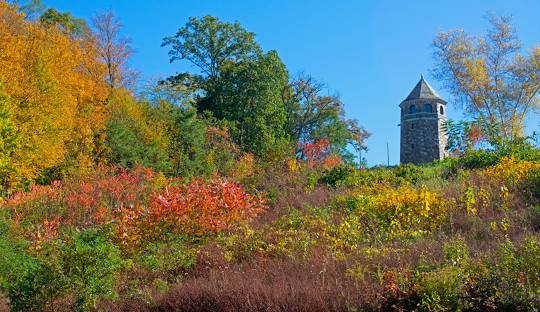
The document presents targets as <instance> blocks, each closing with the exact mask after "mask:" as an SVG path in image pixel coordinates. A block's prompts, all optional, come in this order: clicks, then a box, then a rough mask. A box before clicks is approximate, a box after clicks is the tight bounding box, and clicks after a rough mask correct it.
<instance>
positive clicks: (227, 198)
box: [148, 178, 264, 234]
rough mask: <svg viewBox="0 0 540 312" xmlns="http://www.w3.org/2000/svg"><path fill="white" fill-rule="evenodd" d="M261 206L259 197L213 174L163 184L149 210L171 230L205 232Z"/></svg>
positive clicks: (251, 213)
mask: <svg viewBox="0 0 540 312" xmlns="http://www.w3.org/2000/svg"><path fill="white" fill-rule="evenodd" d="M263 209H264V200H263V199H262V198H260V197H258V196H254V195H249V194H247V193H245V192H244V190H243V188H242V187H241V186H240V185H239V184H237V183H233V182H227V181H225V180H222V179H220V178H213V179H211V180H210V181H203V180H202V179H195V180H194V181H193V182H191V183H189V184H186V185H183V186H179V187H177V186H170V187H167V188H165V190H164V192H161V193H160V194H156V195H155V196H154V197H153V199H152V202H151V203H150V210H149V212H148V213H149V215H150V217H151V218H152V219H154V221H155V222H161V223H163V224H166V225H167V226H170V227H172V231H180V232H187V233H194V234H206V233H209V232H218V231H220V230H223V229H226V228H228V227H229V226H230V225H232V224H234V223H235V222H238V221H241V220H247V219H250V218H252V217H254V216H256V215H257V214H258V213H260V212H261V211H262V210H263Z"/></svg>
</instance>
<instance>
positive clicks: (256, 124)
mask: <svg viewBox="0 0 540 312" xmlns="http://www.w3.org/2000/svg"><path fill="white" fill-rule="evenodd" d="M162 46H170V48H171V50H170V51H169V55H170V61H171V62H175V61H177V60H187V61H189V62H190V63H192V64H193V65H195V66H196V67H198V69H199V71H200V73H198V74H188V73H181V74H178V75H176V76H173V77H169V78H168V79H167V80H166V81H167V82H168V83H170V84H172V85H175V84H181V85H183V86H185V88H195V89H198V90H199V91H195V92H194V93H195V94H196V98H195V107H196V108H197V110H198V111H199V113H203V112H205V111H208V112H210V113H211V114H212V116H213V117H215V118H217V119H218V120H226V121H228V122H229V126H230V130H231V134H232V137H233V139H234V140H235V142H236V143H237V144H239V145H240V146H241V148H242V149H243V150H244V151H247V152H254V153H255V154H257V155H264V154H266V153H267V152H268V151H269V150H271V149H273V148H275V147H276V146H281V145H282V144H283V142H285V141H286V140H285V132H284V129H283V126H284V122H285V119H286V114H285V108H284V103H283V99H282V92H283V90H284V89H285V88H287V83H288V73H287V70H286V68H285V65H284V64H283V62H282V61H281V59H280V58H279V56H278V54H277V53H276V52H275V51H270V52H268V53H266V54H265V53H263V52H262V49H261V48H260V47H259V45H258V44H257V43H256V42H255V35H254V34H253V33H251V32H248V31H246V30H245V29H244V28H242V26H241V25H240V24H239V23H238V22H236V23H234V24H233V23H227V22H222V21H220V20H219V19H217V18H215V17H212V16H204V17H203V18H200V19H197V18H194V17H192V18H190V19H189V21H188V23H187V24H186V25H185V26H184V27H182V28H180V29H179V30H178V32H177V33H176V35H174V36H171V37H166V38H165V39H164V40H163V44H162Z"/></svg>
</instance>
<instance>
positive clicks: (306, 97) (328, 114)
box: [286, 75, 369, 156]
mask: <svg viewBox="0 0 540 312" xmlns="http://www.w3.org/2000/svg"><path fill="white" fill-rule="evenodd" d="M291 85H292V91H293V92H292V97H290V98H289V100H287V101H286V103H287V105H286V107H287V116H288V118H287V124H286V129H287V133H289V134H290V136H291V137H292V139H293V141H294V142H296V143H297V145H298V146H300V145H301V144H305V143H312V142H315V141H318V140H326V141H328V142H329V143H330V149H331V150H332V151H333V152H336V153H339V154H342V155H344V156H347V155H348V152H347V146H348V145H349V144H351V145H352V146H353V148H355V149H357V150H365V149H366V147H365V142H364V141H365V139H366V138H367V137H368V136H369V133H368V132H367V131H366V130H365V129H363V128H362V127H361V126H359V125H358V122H357V121H356V120H350V119H346V118H345V110H344V106H343V102H342V101H341V99H340V98H339V96H337V95H332V94H328V93H324V92H325V91H326V90H327V88H326V86H325V85H324V84H323V83H321V82H318V81H316V80H315V79H313V78H312V77H311V76H308V75H301V76H300V77H298V78H297V79H296V80H295V81H293V82H292V84H291Z"/></svg>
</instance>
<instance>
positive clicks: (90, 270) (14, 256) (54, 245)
mask: <svg viewBox="0 0 540 312" xmlns="http://www.w3.org/2000/svg"><path fill="white" fill-rule="evenodd" d="M109 232H110V230H106V229H89V230H85V231H82V232H73V233H71V235H68V236H64V237H63V239H58V240H55V241H53V242H51V243H49V244H47V245H45V246H44V248H43V250H42V251H41V252H40V253H39V254H37V255H35V256H31V255H29V254H28V253H27V252H26V251H25V250H23V249H21V248H20V247H17V246H9V248H7V251H6V250H5V249H4V248H5V247H4V246H2V243H0V248H2V255H5V256H7V257H5V258H4V257H2V263H1V265H0V270H2V271H4V270H6V268H7V269H8V270H10V271H11V273H9V274H4V272H1V273H2V276H3V284H4V285H3V287H4V288H5V289H6V290H7V293H8V296H9V299H10V304H11V307H12V309H13V310H15V311H42V310H44V309H46V308H47V307H52V306H54V305H55V304H56V303H55V302H56V300H58V299H65V300H66V301H67V302H69V305H71V306H72V308H73V309H76V310H84V311H87V310H91V309H92V308H93V307H94V306H95V304H96V303H97V301H98V299H100V298H112V297H114V291H113V289H114V286H115V280H116V274H117V272H118V270H119V269H120V268H121V264H122V261H121V259H120V252H119V250H118V249H117V248H116V247H115V246H114V245H113V244H111V243H110V242H109V241H108V240H109V234H107V233H109ZM4 261H5V262H4ZM15 261H16V262H15ZM10 262H11V263H10Z"/></svg>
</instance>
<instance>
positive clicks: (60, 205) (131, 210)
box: [0, 166, 265, 250]
mask: <svg viewBox="0 0 540 312" xmlns="http://www.w3.org/2000/svg"><path fill="white" fill-rule="evenodd" d="M0 205H1V207H0V209H11V210H12V212H13V213H12V215H13V216H14V219H16V220H18V221H17V222H15V224H17V225H20V227H21V228H23V227H25V228H23V231H24V232H25V233H26V234H27V235H26V236H28V237H29V238H30V239H31V240H32V241H34V242H35V245H36V246H38V245H39V244H41V242H43V241H45V240H48V239H50V238H53V237H55V236H56V233H57V231H58V229H59V227H60V226H73V227H77V228H86V227H92V226H99V225H103V224H110V225H112V226H114V228H115V230H116V233H117V240H118V242H119V243H120V245H122V246H123V247H124V248H125V249H127V250H133V249H136V248H137V247H138V246H140V245H141V244H144V243H145V242H148V241H152V240H156V239H162V238H163V237H164V236H165V235H167V234H186V235H207V234H212V233H216V232H219V231H222V230H224V229H227V228H229V227H230V226H232V225H234V224H236V223H238V222H241V221H246V220H249V219H251V218H253V217H255V216H256V215H257V214H259V213H260V212H262V211H263V210H264V209H265V200H264V198H263V197H262V196H259V195H251V194H248V193H246V192H245V191H244V189H243V187H242V186H241V185H240V184H238V183H236V182H230V181H227V180H225V179H223V178H219V177H214V178H212V179H209V180H203V179H200V178H196V179H194V180H192V181H191V182H188V183H185V182H184V181H181V180H178V179H166V178H164V177H163V176H159V175H155V174H154V172H153V171H152V170H150V169H147V168H144V167H142V166H137V167H136V168H135V169H134V170H132V171H127V170H125V169H122V168H118V167H113V166H100V167H99V168H98V170H97V171H96V172H95V173H93V174H90V175H86V176H82V177H80V178H78V179H74V180H67V181H65V182H64V183H63V184H59V183H55V184H54V185H53V186H35V187H33V188H32V191H31V192H28V193H17V194H15V195H14V196H13V197H12V198H10V199H8V200H6V201H4V202H0ZM51 218H53V219H51ZM60 220H61V222H60ZM23 221H24V222H23ZM28 224H30V226H28Z"/></svg>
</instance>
